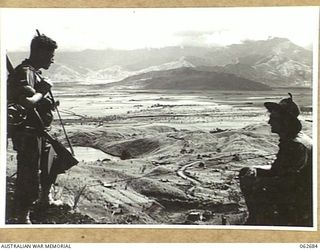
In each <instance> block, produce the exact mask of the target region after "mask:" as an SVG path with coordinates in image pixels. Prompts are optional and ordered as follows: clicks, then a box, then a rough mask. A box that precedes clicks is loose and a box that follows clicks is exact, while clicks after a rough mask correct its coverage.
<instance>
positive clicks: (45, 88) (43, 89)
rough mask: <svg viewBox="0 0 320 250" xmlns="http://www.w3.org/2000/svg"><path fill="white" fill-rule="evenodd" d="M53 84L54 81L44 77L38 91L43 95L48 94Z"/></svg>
mask: <svg viewBox="0 0 320 250" xmlns="http://www.w3.org/2000/svg"><path fill="white" fill-rule="evenodd" d="M52 86H53V84H52V82H51V81H50V80H48V79H45V78H44V79H42V81H41V82H40V83H39V85H38V86H37V92H39V93H41V94H42V95H46V94H47V93H48V92H49V91H50V89H51V88H52Z"/></svg>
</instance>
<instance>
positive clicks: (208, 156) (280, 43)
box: [0, 7, 319, 230]
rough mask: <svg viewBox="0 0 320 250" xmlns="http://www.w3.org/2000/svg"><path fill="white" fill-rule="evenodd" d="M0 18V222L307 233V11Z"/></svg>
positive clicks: (78, 12) (311, 21) (38, 12)
mask: <svg viewBox="0 0 320 250" xmlns="http://www.w3.org/2000/svg"><path fill="white" fill-rule="evenodd" d="M0 17H1V58H2V59H1V60H2V61H1V62H2V64H4V65H6V67H1V70H2V72H1V82H2V84H1V94H2V98H1V108H2V110H1V115H2V117H1V122H2V124H1V126H2V128H3V129H1V139H2V141H1V146H2V148H1V150H2V151H1V156H2V162H3V163H4V164H2V168H1V170H2V173H1V183H2V185H1V190H0V191H1V195H0V196H1V199H2V204H4V205H3V209H2V210H0V212H1V214H0V218H1V221H2V225H0V226H1V227H28V228H32V227H38V226H46V227H54V226H57V225H58V226H59V227H69V226H71V227H72V226H76V227H81V226H86V227H108V226H117V227H129V228H130V227H137V226H139V227H148V228H150V227H151V228H152V227H155V228H159V227H160V228H162V227H164V228H166V227H177V228H217V229H219V228H222V229H224V228H235V229H259V228H263V229H272V230H281V229H289V230H291V229H292V230H294V229H299V230H316V228H317V213H316V212H317V203H318V201H317V197H316V189H317V178H316V177H317V169H316V166H317V165H316V160H317V154H316V153H314V154H313V152H317V140H316V139H317V91H318V46H319V43H318V30H319V8H318V7H233V8H228V7H225V8H213V7H212V8H95V9H90V8H85V9H72V8H65V9H54V8H52V9H51V8H44V9H32V8H26V9H22V8H21V9H20V8H7V9H1V12H0ZM5 121H6V122H5ZM4 166H5V167H4Z"/></svg>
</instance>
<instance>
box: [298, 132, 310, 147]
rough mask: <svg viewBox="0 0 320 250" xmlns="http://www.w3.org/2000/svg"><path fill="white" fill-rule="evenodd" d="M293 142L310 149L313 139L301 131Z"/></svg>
mask: <svg viewBox="0 0 320 250" xmlns="http://www.w3.org/2000/svg"><path fill="white" fill-rule="evenodd" d="M293 142H295V143H297V144H298V145H301V146H304V147H306V148H308V149H311V148H312V139H311V138H310V137H309V136H308V135H306V134H305V133H303V132H300V133H299V134H298V135H297V136H296V137H295V138H294V139H293Z"/></svg>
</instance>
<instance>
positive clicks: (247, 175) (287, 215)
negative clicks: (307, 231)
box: [239, 93, 313, 226]
mask: <svg viewBox="0 0 320 250" xmlns="http://www.w3.org/2000/svg"><path fill="white" fill-rule="evenodd" d="M289 96H290V98H287V99H283V100H281V101H280V103H273V102H266V103H264V105H265V107H266V108H267V109H268V111H269V112H270V120H269V122H268V123H269V124H270V126H271V132H273V133H277V134H278V135H279V137H280V143H279V145H278V146H279V151H278V153H277V155H276V159H275V161H274V162H273V163H272V165H271V168H270V169H269V170H265V169H259V168H243V169H241V170H240V173H239V179H240V188H241V190H242V193H243V195H244V197H245V200H246V204H247V207H248V211H249V218H248V220H247V222H246V223H247V224H255V225H257V224H258V225H286V226H312V222H313V216H312V141H311V139H310V138H309V137H308V136H306V135H305V134H303V133H302V132H301V129H302V126H301V123H300V121H299V120H298V118H297V117H298V116H299V114H300V109H299V107H298V106H297V105H296V104H295V103H294V102H293V100H292V95H291V94H290V93H289Z"/></svg>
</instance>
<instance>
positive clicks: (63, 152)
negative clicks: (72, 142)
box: [42, 131, 79, 175]
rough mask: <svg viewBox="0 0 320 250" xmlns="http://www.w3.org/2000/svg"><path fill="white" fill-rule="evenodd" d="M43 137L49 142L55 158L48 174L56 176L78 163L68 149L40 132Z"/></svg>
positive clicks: (44, 132) (48, 135)
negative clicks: (55, 155)
mask: <svg viewBox="0 0 320 250" xmlns="http://www.w3.org/2000/svg"><path fill="white" fill-rule="evenodd" d="M42 134H43V136H44V137H45V138H46V139H47V140H48V141H49V143H50V144H51V146H52V147H53V149H54V151H55V152H56V154H57V157H56V159H55V161H54V163H53V165H52V167H51V170H50V174H54V175H58V174H62V173H64V172H65V171H66V170H68V169H70V168H71V167H73V166H75V165H77V164H78V163H79V161H78V160H77V159H76V158H74V156H73V155H72V154H71V153H70V151H69V150H68V149H66V148H65V147H64V146H63V145H62V144H61V143H60V142H59V141H58V140H56V139H54V138H52V137H51V135H50V134H48V133H47V132H46V131H42Z"/></svg>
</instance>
